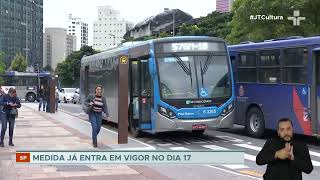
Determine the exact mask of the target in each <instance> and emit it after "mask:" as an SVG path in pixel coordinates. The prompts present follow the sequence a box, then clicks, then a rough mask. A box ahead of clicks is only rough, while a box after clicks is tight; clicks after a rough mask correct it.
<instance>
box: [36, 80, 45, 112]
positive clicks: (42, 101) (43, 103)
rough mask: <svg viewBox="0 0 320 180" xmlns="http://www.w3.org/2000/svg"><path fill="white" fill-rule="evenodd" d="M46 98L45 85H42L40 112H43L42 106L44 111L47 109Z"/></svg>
mask: <svg viewBox="0 0 320 180" xmlns="http://www.w3.org/2000/svg"><path fill="white" fill-rule="evenodd" d="M46 103H47V102H46V98H45V89H44V87H43V85H41V87H40V90H39V108H38V110H39V111H40V110H41V105H43V106H42V107H43V111H45V109H46Z"/></svg>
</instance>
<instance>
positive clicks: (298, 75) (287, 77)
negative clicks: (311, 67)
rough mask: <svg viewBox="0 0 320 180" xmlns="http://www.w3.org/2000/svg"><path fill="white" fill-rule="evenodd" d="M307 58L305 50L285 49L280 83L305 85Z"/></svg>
mask: <svg viewBox="0 0 320 180" xmlns="http://www.w3.org/2000/svg"><path fill="white" fill-rule="evenodd" d="M308 57H309V56H308V50H307V49H306V48H289V49H285V50H284V57H283V58H284V59H283V61H284V63H283V73H282V77H283V78H282V81H283V82H284V83H301V84H305V83H307V75H308V68H307V65H308Z"/></svg>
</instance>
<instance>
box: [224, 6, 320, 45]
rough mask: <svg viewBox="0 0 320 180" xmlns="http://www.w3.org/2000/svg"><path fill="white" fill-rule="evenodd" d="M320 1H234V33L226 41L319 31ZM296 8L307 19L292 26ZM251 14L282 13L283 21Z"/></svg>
mask: <svg viewBox="0 0 320 180" xmlns="http://www.w3.org/2000/svg"><path fill="white" fill-rule="evenodd" d="M319 8H320V1H313V0H286V1H283V0H268V1H266V0H255V1H252V0H237V1H234V4H233V9H232V12H233V13H234V16H233V18H232V21H231V24H230V25H231V28H232V31H231V33H230V34H229V35H228V36H227V39H226V40H227V41H229V42H230V43H232V44H236V43H239V42H242V41H262V40H265V39H275V38H281V37H288V36H312V35H317V34H320V12H319ZM294 10H299V11H300V16H303V17H305V18H306V20H305V21H301V24H300V26H293V24H292V21H290V20H288V19H287V18H288V17H291V16H292V15H293V11H294ZM250 15H275V16H283V20H250Z"/></svg>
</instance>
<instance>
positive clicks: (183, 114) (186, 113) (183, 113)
mask: <svg viewBox="0 0 320 180" xmlns="http://www.w3.org/2000/svg"><path fill="white" fill-rule="evenodd" d="M178 115H179V116H193V115H194V113H193V112H179V113H178Z"/></svg>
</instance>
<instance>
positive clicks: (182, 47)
mask: <svg viewBox="0 0 320 180" xmlns="http://www.w3.org/2000/svg"><path fill="white" fill-rule="evenodd" d="M171 48H172V51H174V52H178V51H206V50H208V48H209V46H208V43H204V42H201V43H172V44H171Z"/></svg>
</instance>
